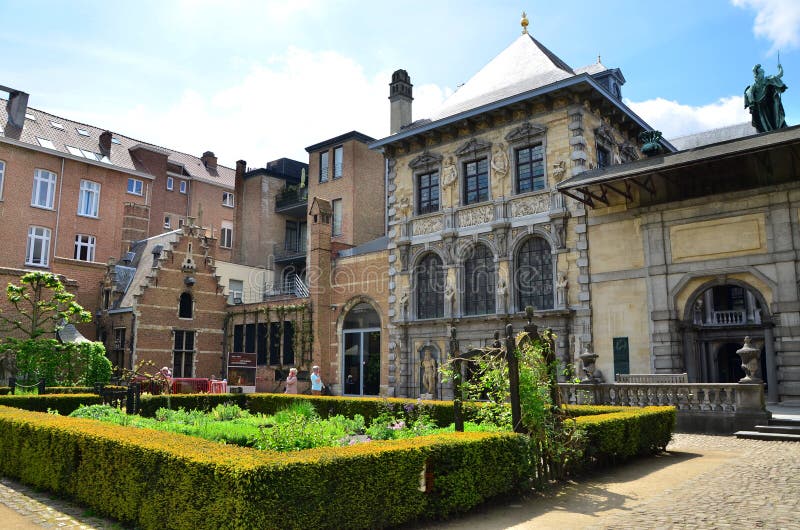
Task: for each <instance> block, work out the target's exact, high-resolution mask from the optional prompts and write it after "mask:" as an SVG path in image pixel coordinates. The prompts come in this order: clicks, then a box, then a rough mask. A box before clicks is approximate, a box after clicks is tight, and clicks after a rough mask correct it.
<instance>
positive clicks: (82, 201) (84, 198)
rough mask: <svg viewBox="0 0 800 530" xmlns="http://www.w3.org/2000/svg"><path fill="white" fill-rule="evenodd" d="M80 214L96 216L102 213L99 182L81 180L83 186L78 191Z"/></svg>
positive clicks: (82, 215)
mask: <svg viewBox="0 0 800 530" xmlns="http://www.w3.org/2000/svg"><path fill="white" fill-rule="evenodd" d="M78 215H80V216H81V217H94V218H97V217H98V216H99V215H100V183H99V182H93V181H91V180H81V188H80V191H79V192H78Z"/></svg>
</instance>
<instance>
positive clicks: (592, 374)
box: [578, 346, 602, 383]
mask: <svg viewBox="0 0 800 530" xmlns="http://www.w3.org/2000/svg"><path fill="white" fill-rule="evenodd" d="M597 357H598V355H597V354H596V353H593V352H591V351H589V347H588V346H586V348H584V350H583V353H582V354H580V355H579V356H578V358H579V359H580V360H581V365H582V366H583V377H582V378H581V383H600V382H602V379H601V378H600V377H599V373H598V370H597V364H596V361H597Z"/></svg>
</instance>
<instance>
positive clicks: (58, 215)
mask: <svg viewBox="0 0 800 530" xmlns="http://www.w3.org/2000/svg"><path fill="white" fill-rule="evenodd" d="M63 190H64V157H63V156H62V157H61V179H60V182H59V185H58V206H56V230H55V232H56V233H55V234H53V260H54V261H55V257H56V249H57V248H58V225H59V221H60V220H61V192H62V191H63ZM48 258H49V257H48Z"/></svg>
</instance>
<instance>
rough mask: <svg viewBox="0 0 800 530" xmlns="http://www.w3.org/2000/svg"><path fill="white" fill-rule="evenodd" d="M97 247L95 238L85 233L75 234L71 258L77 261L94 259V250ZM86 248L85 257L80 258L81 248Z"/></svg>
mask: <svg viewBox="0 0 800 530" xmlns="http://www.w3.org/2000/svg"><path fill="white" fill-rule="evenodd" d="M96 247H97V239H96V238H95V237H94V236H90V235H87V234H76V235H75V253H74V254H73V259H76V260H78V261H94V251H95V248H96ZM84 248H85V249H86V259H81V257H80V256H81V250H83V249H84Z"/></svg>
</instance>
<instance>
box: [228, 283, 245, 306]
mask: <svg viewBox="0 0 800 530" xmlns="http://www.w3.org/2000/svg"><path fill="white" fill-rule="evenodd" d="M243 293H244V282H243V281H242V280H233V279H231V280H228V303H229V304H241V303H242V300H243V297H242V295H243Z"/></svg>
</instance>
